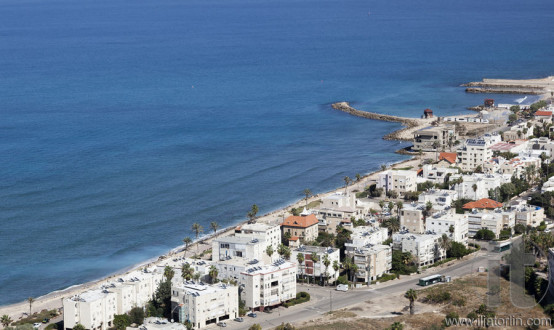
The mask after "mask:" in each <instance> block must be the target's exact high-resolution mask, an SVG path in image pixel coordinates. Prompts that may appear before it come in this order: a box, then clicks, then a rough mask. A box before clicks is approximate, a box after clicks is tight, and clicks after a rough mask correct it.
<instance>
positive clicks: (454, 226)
mask: <svg viewBox="0 0 554 330" xmlns="http://www.w3.org/2000/svg"><path fill="white" fill-rule="evenodd" d="M468 224H469V222H468V216H467V214H456V213H452V212H447V211H441V212H437V213H435V214H433V215H432V216H431V217H429V218H427V221H426V223H425V229H426V230H427V231H428V232H432V233H435V234H438V235H441V236H442V235H443V234H446V235H448V237H449V238H450V239H451V240H453V241H455V242H458V243H463V244H465V245H467V238H468V228H469V227H468Z"/></svg>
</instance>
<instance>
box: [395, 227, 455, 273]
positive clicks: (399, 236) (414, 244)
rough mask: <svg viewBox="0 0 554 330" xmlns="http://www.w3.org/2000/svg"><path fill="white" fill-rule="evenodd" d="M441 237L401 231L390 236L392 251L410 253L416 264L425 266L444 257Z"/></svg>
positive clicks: (444, 252)
mask: <svg viewBox="0 0 554 330" xmlns="http://www.w3.org/2000/svg"><path fill="white" fill-rule="evenodd" d="M441 239H442V238H441V235H437V234H412V233H408V232H405V231H401V232H398V233H395V234H392V243H393V246H392V247H393V249H395V250H400V251H402V252H410V253H411V254H412V256H413V257H414V259H415V261H416V263H418V264H419V265H420V266H427V265H431V264H433V263H435V261H439V260H442V259H444V258H445V257H446V250H445V249H444V248H443V247H442V246H441V244H440V241H441Z"/></svg>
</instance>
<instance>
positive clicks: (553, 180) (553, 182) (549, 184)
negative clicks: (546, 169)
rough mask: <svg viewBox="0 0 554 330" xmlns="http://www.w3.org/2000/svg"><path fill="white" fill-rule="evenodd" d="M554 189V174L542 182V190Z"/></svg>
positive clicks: (543, 191)
mask: <svg viewBox="0 0 554 330" xmlns="http://www.w3.org/2000/svg"><path fill="white" fill-rule="evenodd" d="M547 191H554V176H551V177H550V178H549V179H548V181H546V182H545V183H543V184H542V188H541V192H542V193H545V192H547Z"/></svg>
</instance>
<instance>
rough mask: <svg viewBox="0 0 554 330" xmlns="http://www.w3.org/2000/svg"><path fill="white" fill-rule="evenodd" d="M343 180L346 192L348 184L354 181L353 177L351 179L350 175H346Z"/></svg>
mask: <svg viewBox="0 0 554 330" xmlns="http://www.w3.org/2000/svg"><path fill="white" fill-rule="evenodd" d="M343 180H344V193H345V194H346V188H348V185H349V184H350V182H352V179H350V177H348V176H345V177H344V178H343Z"/></svg>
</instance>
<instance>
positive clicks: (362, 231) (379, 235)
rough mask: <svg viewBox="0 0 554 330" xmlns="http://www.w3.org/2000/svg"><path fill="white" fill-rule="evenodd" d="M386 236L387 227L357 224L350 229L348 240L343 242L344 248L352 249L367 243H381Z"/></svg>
mask: <svg viewBox="0 0 554 330" xmlns="http://www.w3.org/2000/svg"><path fill="white" fill-rule="evenodd" d="M387 238H388V229H387V228H384V227H374V226H358V227H354V228H353V229H352V234H350V240H349V241H348V242H347V243H345V244H344V246H345V247H346V250H347V251H349V250H353V249H356V248H358V247H361V246H366V245H368V244H371V245H378V244H382V243H383V242H384V241H385V240H386V239H387Z"/></svg>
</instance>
